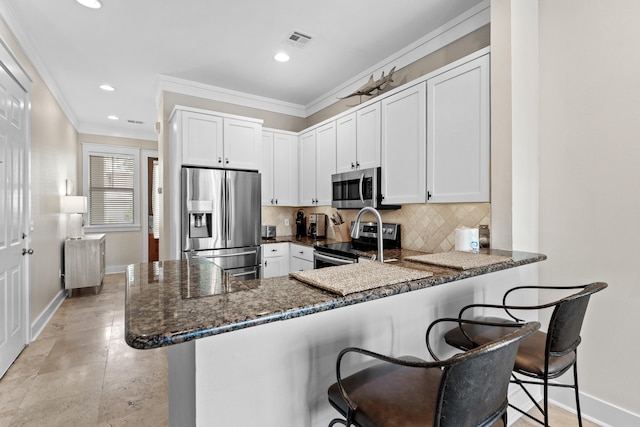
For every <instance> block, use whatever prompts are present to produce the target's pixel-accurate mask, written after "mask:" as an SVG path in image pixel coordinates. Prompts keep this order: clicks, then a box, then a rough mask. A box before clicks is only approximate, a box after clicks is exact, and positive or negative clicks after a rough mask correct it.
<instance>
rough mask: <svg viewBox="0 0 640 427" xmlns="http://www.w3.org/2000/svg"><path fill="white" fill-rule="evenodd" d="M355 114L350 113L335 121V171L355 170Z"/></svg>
mask: <svg viewBox="0 0 640 427" xmlns="http://www.w3.org/2000/svg"><path fill="white" fill-rule="evenodd" d="M356 120H357V119H356V113H355V112H353V113H350V114H347V115H345V116H342V117H340V118H338V119H337V120H336V170H337V173H342V172H349V171H351V170H354V169H355V168H356V157H357V154H356V153H357V149H356V134H357V132H358V131H357V124H356Z"/></svg>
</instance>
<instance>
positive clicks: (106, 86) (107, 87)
mask: <svg viewBox="0 0 640 427" xmlns="http://www.w3.org/2000/svg"><path fill="white" fill-rule="evenodd" d="M100 89H102V90H104V91H106V92H113V91H114V90H116V88H115V87H113V86H111V85H110V84H107V83H103V84H101V85H100Z"/></svg>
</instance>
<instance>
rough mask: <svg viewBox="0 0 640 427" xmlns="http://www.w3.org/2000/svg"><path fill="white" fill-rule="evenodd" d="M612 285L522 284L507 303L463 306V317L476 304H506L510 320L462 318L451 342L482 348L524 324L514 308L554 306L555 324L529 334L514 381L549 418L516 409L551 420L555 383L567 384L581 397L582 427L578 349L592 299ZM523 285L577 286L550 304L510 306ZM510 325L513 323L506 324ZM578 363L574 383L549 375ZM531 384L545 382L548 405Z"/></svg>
mask: <svg viewBox="0 0 640 427" xmlns="http://www.w3.org/2000/svg"><path fill="white" fill-rule="evenodd" d="M606 287H607V284H606V283H602V282H596V283H591V284H588V285H584V286H569V287H562V286H518V287H515V288H513V289H510V290H508V291H507V292H506V293H505V294H504V297H503V299H502V305H493V304H471V305H468V306H466V307H464V308H463V309H462V310H460V314H459V318H460V319H463V318H464V315H465V312H467V311H468V310H471V309H473V308H476V307H488V308H500V309H504V310H505V312H506V314H507V315H508V316H509V319H503V318H500V317H481V318H476V319H475V320H477V321H483V322H493V323H501V324H502V326H484V325H476V324H468V323H466V322H464V323H461V324H460V325H459V326H458V327H456V328H454V329H452V330H450V331H449V332H447V333H446V334H445V341H446V342H447V343H448V344H450V345H452V346H453V347H456V348H458V349H461V350H470V349H473V348H477V347H478V346H480V345H482V344H483V343H485V342H488V341H492V340H495V339H497V338H499V337H501V336H502V335H503V334H506V333H509V332H510V331H511V326H512V325H513V324H521V323H522V322H524V321H523V320H522V319H519V318H518V317H516V316H515V315H514V314H513V312H514V310H542V309H546V308H548V309H553V312H552V314H551V317H550V319H549V328H548V330H547V332H546V333H545V332H541V331H537V332H536V333H534V334H532V335H531V336H530V337H528V338H526V339H525V340H523V341H522V343H521V344H520V347H519V349H518V355H517V356H516V361H515V365H514V368H513V372H514V374H513V375H512V377H513V379H512V380H511V382H512V383H515V384H518V385H519V386H520V387H521V388H522V389H523V390H524V392H525V393H526V394H527V396H529V399H531V401H533V403H534V404H535V405H536V407H537V408H538V410H539V411H540V412H541V414H542V416H543V419H538V418H536V417H534V416H532V415H530V414H528V413H526V412H525V411H524V410H522V409H520V408H517V407H515V406H513V405H510V406H511V407H512V408H514V409H515V410H517V411H519V412H521V413H522V414H524V415H526V416H527V417H529V418H531V419H533V420H535V421H537V422H539V423H540V424H543V425H545V426H548V425H549V399H548V398H549V392H548V390H549V386H552V387H565V388H572V389H573V390H574V394H575V399H576V412H577V416H578V423H579V425H580V426H582V414H581V412H580V392H579V389H578V371H577V363H576V362H577V359H578V352H577V348H578V345H579V344H580V341H581V338H580V330H581V329H582V322H583V320H584V316H585V313H586V310H587V305H588V304H589V298H590V297H591V295H593V294H594V293H596V292H600V291H601V290H603V289H604V288H606ZM522 289H555V290H576V289H579V292H576V293H573V294H571V295H569V296H567V297H565V298H562V299H559V300H557V301H553V302H550V303H547V304H540V305H531V306H516V305H508V304H507V299H508V296H509V295H511V294H513V293H514V292H516V291H519V290H522ZM505 326H509V328H505ZM571 367H573V384H563V383H551V382H549V380H551V379H555V378H558V377H560V376H561V375H562V374H564V373H565V372H566V371H568V370H569V369H570V368H571ZM516 374H521V375H523V376H525V377H528V378H533V380H526V379H523V378H521V377H520V376H518V375H516ZM526 384H535V385H542V386H543V394H544V397H543V406H544V407H541V406H540V405H539V404H538V402H537V401H536V400H535V399H534V398H533V396H532V395H531V393H530V392H529V391H528V390H527V388H526V387H525V385H526Z"/></svg>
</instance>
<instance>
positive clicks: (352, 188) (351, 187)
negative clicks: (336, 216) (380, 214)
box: [331, 167, 400, 209]
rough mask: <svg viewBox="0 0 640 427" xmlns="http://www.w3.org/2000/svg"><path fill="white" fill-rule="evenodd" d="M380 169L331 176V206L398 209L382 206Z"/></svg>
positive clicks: (339, 207) (396, 207)
mask: <svg viewBox="0 0 640 427" xmlns="http://www.w3.org/2000/svg"><path fill="white" fill-rule="evenodd" d="M381 175H382V174H381V171H380V168H379V167H377V168H370V169H361V170H355V171H350V172H344V173H337V174H334V175H331V192H332V198H331V206H332V207H334V208H338V209H361V208H364V207H365V206H370V207H372V208H376V209H398V208H399V207H400V206H391V205H383V204H382V199H383V197H382V193H381V184H382V183H381V181H380V180H381Z"/></svg>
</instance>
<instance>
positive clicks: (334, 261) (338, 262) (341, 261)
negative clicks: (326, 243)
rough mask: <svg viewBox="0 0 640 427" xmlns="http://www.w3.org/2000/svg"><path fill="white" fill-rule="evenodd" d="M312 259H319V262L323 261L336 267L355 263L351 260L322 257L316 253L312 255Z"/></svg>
mask: <svg viewBox="0 0 640 427" xmlns="http://www.w3.org/2000/svg"><path fill="white" fill-rule="evenodd" d="M313 258H314V259H319V260H320V261H325V262H328V263H331V264H336V265H346V264H353V263H355V262H357V261H356V260H352V259H343V258H336V257H332V256H326V255H322V254H319V253H318V252H314V253H313Z"/></svg>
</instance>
